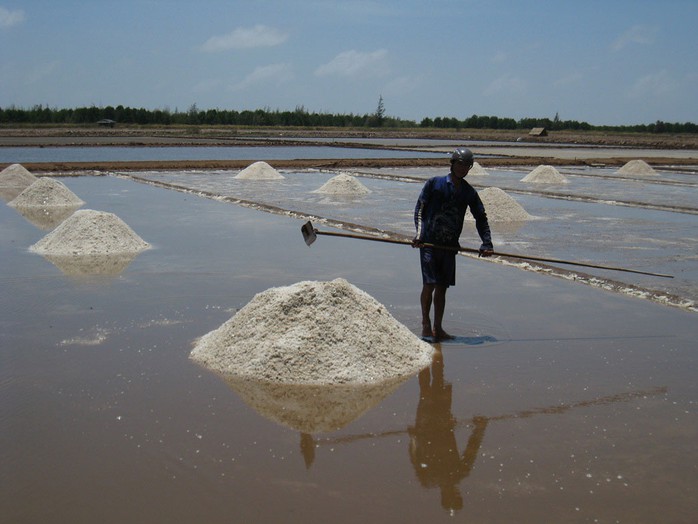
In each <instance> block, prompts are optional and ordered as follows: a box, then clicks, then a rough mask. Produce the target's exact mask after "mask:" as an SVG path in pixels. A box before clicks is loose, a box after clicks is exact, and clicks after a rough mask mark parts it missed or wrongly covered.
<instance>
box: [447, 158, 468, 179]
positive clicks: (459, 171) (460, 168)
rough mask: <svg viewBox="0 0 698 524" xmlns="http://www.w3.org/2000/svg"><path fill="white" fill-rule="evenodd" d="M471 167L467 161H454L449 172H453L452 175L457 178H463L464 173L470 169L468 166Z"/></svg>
mask: <svg viewBox="0 0 698 524" xmlns="http://www.w3.org/2000/svg"><path fill="white" fill-rule="evenodd" d="M471 167H473V165H472V164H471V163H469V162H467V163H466V162H461V161H456V162H453V164H452V166H451V172H452V173H453V176H455V177H457V178H461V179H462V178H465V175H467V174H468V171H470V168H471Z"/></svg>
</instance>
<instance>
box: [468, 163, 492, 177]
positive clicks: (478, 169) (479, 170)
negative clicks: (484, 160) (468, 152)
mask: <svg viewBox="0 0 698 524" xmlns="http://www.w3.org/2000/svg"><path fill="white" fill-rule="evenodd" d="M487 175H489V173H488V172H487V170H486V169H485V168H484V167H482V166H481V165H480V164H478V163H477V162H475V163H473V167H471V168H470V171H468V176H487Z"/></svg>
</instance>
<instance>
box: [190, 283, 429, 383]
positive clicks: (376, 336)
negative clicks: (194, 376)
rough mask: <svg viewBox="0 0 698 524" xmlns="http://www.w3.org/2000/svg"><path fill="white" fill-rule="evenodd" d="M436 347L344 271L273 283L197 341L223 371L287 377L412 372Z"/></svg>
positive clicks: (305, 379)
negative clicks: (282, 284)
mask: <svg viewBox="0 0 698 524" xmlns="http://www.w3.org/2000/svg"><path fill="white" fill-rule="evenodd" d="M433 352H434V350H433V348H432V347H431V346H430V345H429V344H427V343H426V342H424V341H422V340H421V339H419V338H418V337H416V336H415V335H414V334H413V333H412V332H411V331H410V330H409V329H407V327H405V326H404V325H402V324H400V323H399V322H398V321H397V320H396V319H395V318H394V317H393V316H392V315H391V314H390V313H389V312H388V310H387V309H386V308H385V307H384V306H383V305H382V304H380V303H379V302H378V301H376V300H375V299H374V298H373V297H371V296H370V295H368V294H367V293H366V292H364V291H362V290H360V289H358V288H357V287H355V286H353V285H352V284H350V283H349V282H347V281H346V280H344V279H341V278H340V279H336V280H333V281H331V282H315V281H304V282H298V283H296V284H294V285H292V286H287V287H278V288H271V289H268V290H266V291H264V292H262V293H259V294H257V295H255V296H254V297H253V299H252V300H251V301H250V302H249V303H248V304H247V305H246V306H245V307H243V308H242V309H240V311H238V312H237V313H236V314H235V315H234V316H233V317H232V318H231V319H230V320H228V321H227V322H225V323H224V324H223V325H221V326H220V327H219V328H218V329H216V330H214V331H211V332H210V333H208V334H206V335H204V336H203V337H202V338H201V339H199V340H198V342H197V343H196V344H195V347H194V349H193V350H192V352H191V355H190V357H191V358H192V359H193V360H195V361H196V362H198V363H200V364H202V365H204V366H206V367H207V368H209V369H212V370H214V371H217V372H220V373H223V374H224V375H236V376H241V377H249V378H254V379H258V380H266V381H270V382H278V383H287V384H315V385H318V384H366V383H371V382H376V381H384V380H388V379H391V378H399V377H406V376H411V375H413V374H415V373H416V372H418V371H419V370H420V369H422V368H424V367H426V366H428V365H429V364H430V363H431V358H432V355H433Z"/></svg>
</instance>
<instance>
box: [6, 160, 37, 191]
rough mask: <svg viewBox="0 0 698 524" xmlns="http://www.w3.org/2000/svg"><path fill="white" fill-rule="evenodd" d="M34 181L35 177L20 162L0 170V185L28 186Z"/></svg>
mask: <svg viewBox="0 0 698 524" xmlns="http://www.w3.org/2000/svg"><path fill="white" fill-rule="evenodd" d="M34 182H36V177H35V176H34V175H32V174H31V173H30V172H29V171H28V170H27V169H26V168H25V167H24V166H23V165H21V164H12V165H10V166H7V167H6V168H5V169H3V170H2V171H0V187H29V186H30V185H32V184H33V183H34Z"/></svg>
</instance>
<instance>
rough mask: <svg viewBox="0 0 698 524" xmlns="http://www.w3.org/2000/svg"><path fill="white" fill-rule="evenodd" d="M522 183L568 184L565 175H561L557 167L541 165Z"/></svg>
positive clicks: (524, 178)
mask: <svg viewBox="0 0 698 524" xmlns="http://www.w3.org/2000/svg"><path fill="white" fill-rule="evenodd" d="M521 182H532V183H534V184H567V183H568V180H567V178H566V177H565V175H563V174H561V173H560V172H559V171H558V170H557V169H555V167H553V166H546V165H540V166H538V167H537V168H535V169H534V170H533V171H531V172H530V173H529V174H528V175H526V176H525V177H523V178H522V179H521Z"/></svg>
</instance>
